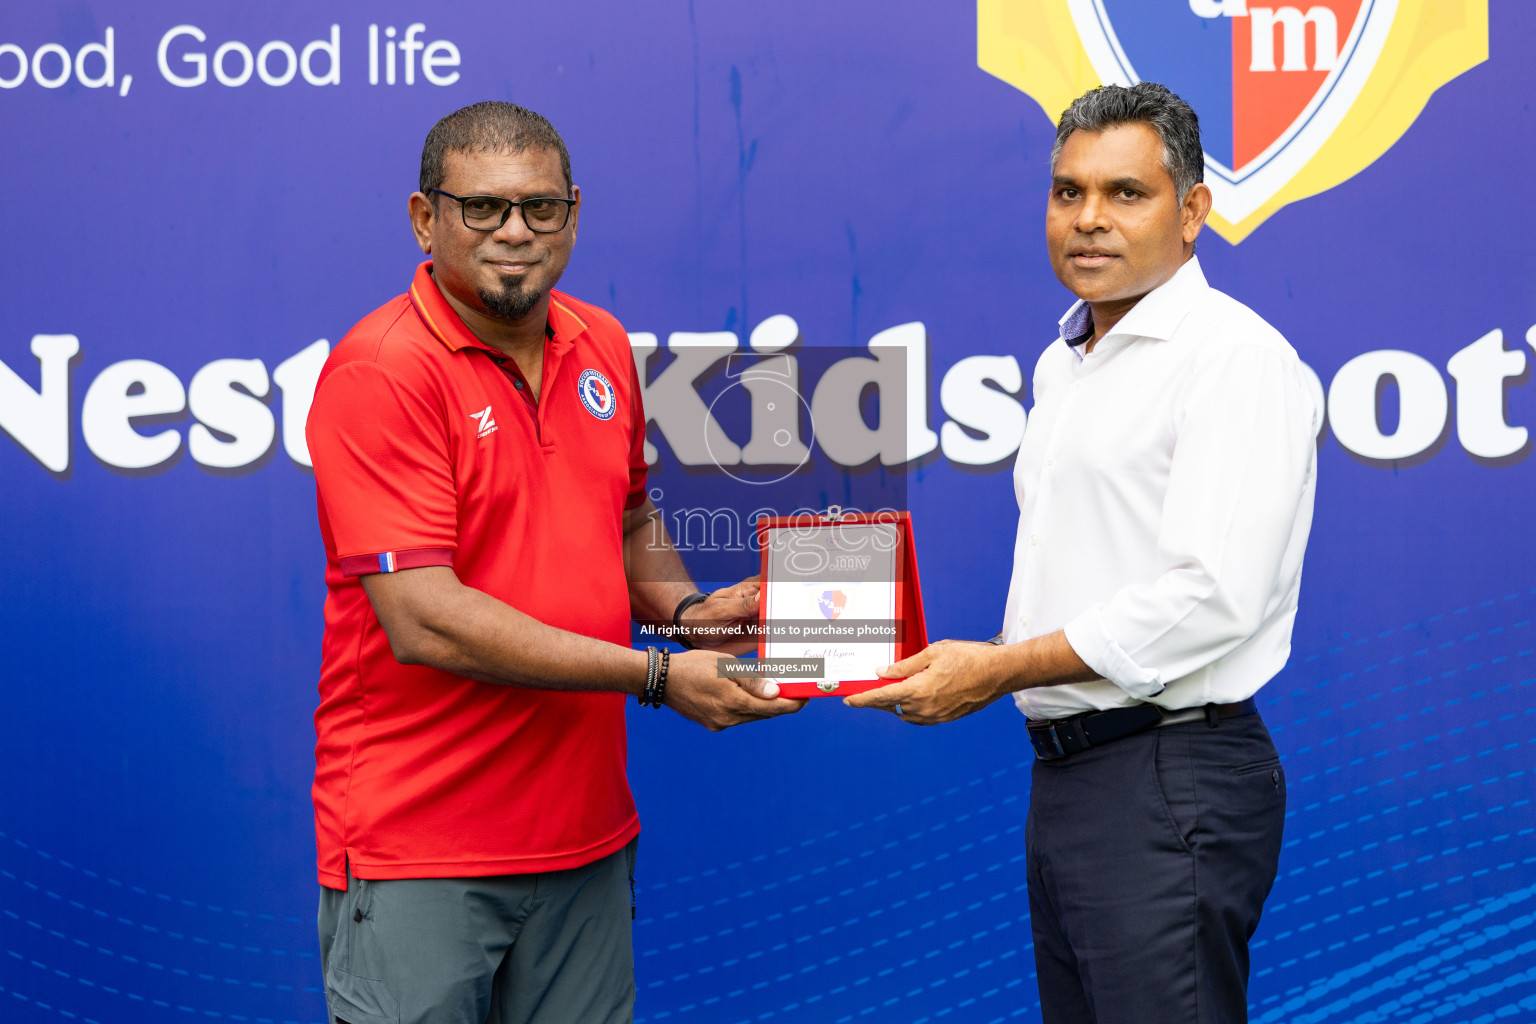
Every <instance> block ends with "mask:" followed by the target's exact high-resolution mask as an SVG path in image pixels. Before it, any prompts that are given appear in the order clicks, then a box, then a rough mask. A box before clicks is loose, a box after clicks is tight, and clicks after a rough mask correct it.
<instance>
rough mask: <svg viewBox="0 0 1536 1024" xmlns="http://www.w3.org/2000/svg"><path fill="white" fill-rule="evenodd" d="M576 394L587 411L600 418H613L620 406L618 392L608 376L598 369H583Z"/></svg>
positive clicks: (577, 380)
mask: <svg viewBox="0 0 1536 1024" xmlns="http://www.w3.org/2000/svg"><path fill="white" fill-rule="evenodd" d="M576 394H577V395H578V396H580V398H581V404H582V405H584V406H586V407H587V412H589V413H591V414H592V415H593V416H596V417H597V418H598V419H600V420H606V419H612V418H613V414H614V412H615V411H616V410H617V409H618V407H619V396H618V393H617V392H615V391H614V390H613V385H612V384H611V383H610V382H609V380H608V378H607V377H604V376H603V375H602V374H601V373H599V372H598V371H597V370H583V371H581V376H580V377H578V378H577V379H576Z"/></svg>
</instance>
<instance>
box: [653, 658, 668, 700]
mask: <svg viewBox="0 0 1536 1024" xmlns="http://www.w3.org/2000/svg"><path fill="white" fill-rule="evenodd" d="M671 662H672V652H671V651H669V650H667V649H666V648H663V649H662V652H661V670H660V671H659V672H657V673H656V690H655V692H654V693H652V695H651V707H653V708H659V707H661V702H662V701H663V700H665V699H666V696H667V667H668V665H670V664H671Z"/></svg>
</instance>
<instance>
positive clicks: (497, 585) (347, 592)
mask: <svg viewBox="0 0 1536 1024" xmlns="http://www.w3.org/2000/svg"><path fill="white" fill-rule="evenodd" d="M431 270H432V264H431V263H430V262H428V263H423V264H422V265H421V266H420V267H419V268H418V269H417V271H416V277H415V280H413V281H412V282H411V289H410V291H409V292H408V293H407V294H405V295H401V296H399V297H398V298H395V299H393V300H391V301H390V302H388V303H386V304H385V305H383V306H382V307H380V308H379V309H377V310H375V311H374V312H372V313H370V314H369V315H368V316H367V317H365V318H364V319H363V320H362V321H361V322H360V323H359V324H358V325H357V326H356V327H354V328H353V329H352V330H351V331H350V332H349V333H348V334H347V336H346V337H345V338H343V339H342V340H341V342H340V343H339V344H338V345H337V346H336V349H335V351H333V352H332V353H331V356H330V358H329V359H328V360H326V364H325V368H324V369H323V370H322V371H321V373H320V381H319V385H318V386H317V388H316V390H315V399H314V404H313V406H312V407H311V409H310V413H309V424H308V428H307V430H306V436H307V438H308V440H309V450H310V454H311V456H312V457H313V459H314V466H315V482H316V484H317V489H318V491H319V508H320V533H321V536H322V538H323V539H324V541H325V554H326V574H325V580H326V586H327V587H328V588H329V595H328V597H327V599H326V603H325V640H324V644H323V663H322V667H321V672H320V707H319V710H318V711H316V713H315V730H316V733H317V734H318V742H317V744H316V747H315V785H314V801H315V833H316V840H317V845H318V847H319V874H320V882H321V884H323V885H328V886H331V887H332V888H338V889H343V888H346V885H347V868H348V865H349V864H350V866H351V870H352V874H353V876H354V877H357V878H441V877H457V876H475V875H499V874H516V873H527V872H535V871H556V870H562V869H565V868H572V867H579V866H580V865H582V864H587V863H590V862H591V861H594V860H597V859H598V858H600V857H604V856H607V855H608V854H610V853H612V852H614V851H616V850H619V849H621V848H622V847H623V846H624V845H625V844H626V843H628V842H629V841H630V839H632V838H634V836H635V835H636V834H637V833H638V832H639V831H640V823H639V818H638V817H637V815H636V813H635V804H634V800H633V799H632V798H631V796H630V792H629V783H628V780H627V779H626V777H625V772H624V763H625V738H624V697H623V695H622V694H618V693H571V692H561V691H555V690H533V689H527V688H525V687H519V686H498V685H494V684H491V683H480V682H475V681H473V680H470V679H464V678H462V677H460V676H455V675H451V674H449V673H447V672H443V671H440V670H438V669H433V668H426V667H424V666H419V665H416V666H411V665H402V664H400V663H399V662H398V661H396V660H395V658H394V656H393V654H392V653H391V652H390V648H389V640H388V638H387V637H386V636H385V634H384V631H383V629H382V628H381V627H380V625H379V620H378V617H377V616H376V615H375V614H374V611H373V606H372V604H371V603H370V602H369V600H368V596H367V594H366V593H364V591H363V587H362V582H361V579H360V577H361V576H363V575H366V574H368V573H373V572H394V571H399V570H401V569H409V568H415V567H419V566H429V565H448V566H452V567H453V570H454V572H455V573H456V574H457V575H458V577H459V579H460V580H461V581H462V582H463V583H464V584H465V585H466V586H470V587H474V588H475V589H477V590H482V591H484V592H485V593H487V594H490V595H491V596H492V597H494V598H496V599H497V600H499V601H504V602H505V603H507V604H509V605H511V606H512V607H514V608H517V609H518V610H519V611H522V612H525V613H527V614H528V615H531V616H533V617H534V618H536V619H539V620H540V621H542V622H545V623H548V624H549V625H551V626H557V627H559V628H560V629H565V630H570V631H571V632H574V633H581V634H584V635H586V636H592V637H597V638H598V639H601V640H608V641H611V642H613V643H616V644H625V645H626V646H627V645H628V643H629V592H628V584H627V582H626V579H625V576H624V559H623V552H622V538H623V516H624V510H625V509H626V508H633V507H635V506H636V505H639V504H640V503H641V501H643V500H644V497H645V459H644V455H643V447H644V441H645V414H644V412H643V411H642V409H641V405H640V398H639V395H640V388H639V382H638V380H637V378H636V374H635V364H634V360H633V358H632V356H631V355H630V347H629V338H628V336H627V335H626V334H625V333H624V329H623V328H622V327H620V326H619V324H618V322H617V321H616V320H615V319H614V318H613V317H612V316H610V315H609V314H608V313H606V312H604V311H603V310H601V309H598V308H597V307H595V306H589V305H587V304H586V303H583V302H578V301H576V300H575V299H572V298H570V297H569V296H567V295H563V294H561V293H560V292H553V293H551V294H552V298H551V301H550V306H549V324H548V339H547V341H546V343H545V346H544V376H543V383H542V386H541V390H540V395H539V397H538V401H537V402H536V403H535V402H533V401H531V400H528V398H527V396H525V395H524V394H522V393H521V391H522V390H524V389H526V384H525V383H524V382H523V380H522V377H521V376H520V375H519V374H517V372H516V368H515V364H514V363H513V362H512V361H511V360H505V366H503V365H501V364H500V363H499V362H498V361H499V360H501V359H502V355H501V353H500V352H497V351H496V350H494V349H492V348H490V347H489V346H487V345H485V344H484V343H483V342H481V341H480V340H479V339H477V338H476V337H475V336H474V335H473V334H472V333H471V332H470V330H469V329H468V328H467V327H466V326H465V325H464V322H463V321H462V320H460V319H459V316H458V314H456V313H455V312H454V311H453V309H452V307H450V306H449V305H448V303H447V301H445V300H444V298H443V296H442V294H441V293H440V292H439V291H438V290H437V285H436V284H435V282H434V281H433V279H432V274H431Z"/></svg>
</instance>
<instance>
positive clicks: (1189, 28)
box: [977, 0, 1488, 244]
mask: <svg viewBox="0 0 1536 1024" xmlns="http://www.w3.org/2000/svg"><path fill="white" fill-rule="evenodd" d="M1431 8H1433V11H1431ZM977 14H978V22H979V32H978V49H977V63H978V64H980V66H981V68H982V69H983V70H985V71H988V72H990V73H992V74H994V75H996V76H997V77H998V78H1001V79H1003V80H1004V81H1005V82H1008V83H1010V84H1011V85H1014V86H1015V87H1017V88H1019V89H1021V90H1022V91H1024V92H1026V93H1028V94H1029V95H1030V96H1032V97H1034V99H1035V100H1036V101H1037V102H1038V103H1039V104H1040V105H1041V106H1042V107H1044V108H1045V111H1046V113H1047V114H1048V115H1050V117H1051V119H1052V120H1055V119H1056V118H1057V116H1058V115H1059V114H1060V113H1061V112H1062V111H1063V110H1065V109H1066V108H1067V106H1068V105H1069V104H1070V103H1071V102H1072V100H1073V99H1075V98H1076V97H1078V96H1080V95H1082V94H1083V93H1085V92H1087V91H1088V90H1089V89H1091V88H1094V87H1095V86H1098V85H1125V86H1129V85H1134V84H1135V83H1137V82H1161V83H1162V84H1164V85H1166V86H1168V88H1170V89H1172V90H1173V91H1174V92H1175V93H1177V94H1178V95H1179V96H1180V97H1182V98H1183V99H1184V100H1185V101H1187V102H1188V103H1189V105H1190V106H1192V107H1194V108H1195V113H1196V114H1198V115H1199V117H1200V135H1201V142H1202V143H1203V145H1204V147H1205V183H1206V184H1207V185H1209V186H1210V189H1211V193H1212V196H1213V197H1214V200H1215V202H1214V205H1213V208H1212V211H1211V216H1210V219H1209V220H1208V221H1207V223H1209V224H1210V225H1211V227H1212V228H1214V229H1215V230H1216V232H1217V233H1219V234H1220V235H1221V236H1222V237H1223V238H1225V239H1226V240H1227V241H1229V242H1232V243H1234V244H1236V243H1238V242H1241V241H1242V240H1243V239H1244V238H1246V237H1247V236H1248V234H1249V232H1251V231H1253V229H1254V228H1256V227H1258V226H1259V225H1260V224H1261V223H1263V222H1264V220H1265V219H1266V218H1268V217H1269V216H1270V215H1271V214H1272V213H1274V212H1275V211H1276V210H1278V209H1280V208H1281V207H1282V206H1285V205H1286V204H1288V203H1294V202H1296V201H1297V200H1300V199H1305V198H1307V197H1308V196H1313V195H1316V194H1317V193H1319V192H1322V191H1324V190H1325V189H1330V188H1332V187H1333V186H1335V185H1338V184H1341V183H1343V182H1345V181H1347V180H1348V179H1350V178H1352V177H1354V176H1355V175H1356V174H1359V173H1360V172H1361V171H1363V170H1364V169H1365V168H1366V167H1369V166H1370V165H1371V164H1372V163H1373V162H1374V161H1375V160H1376V159H1377V158H1378V157H1380V156H1381V155H1382V154H1383V153H1385V152H1386V151H1387V150H1388V149H1390V148H1392V146H1393V145H1395V144H1396V143H1397V140H1398V139H1399V138H1401V137H1402V135H1403V133H1404V132H1406V131H1407V130H1408V128H1409V126H1411V125H1412V124H1413V122H1414V120H1415V119H1417V118H1418V116H1419V112H1420V111H1422V110H1423V109H1424V105H1425V104H1426V103H1428V102H1429V97H1430V95H1431V94H1433V93H1434V91H1435V90H1436V89H1438V88H1440V86H1442V85H1444V84H1445V83H1447V82H1449V81H1450V80H1451V79H1453V78H1455V77H1456V76H1457V75H1459V74H1461V73H1462V72H1464V71H1466V70H1467V69H1468V68H1471V67H1473V66H1475V65H1477V64H1479V63H1481V62H1482V61H1485V60H1487V59H1488V0H1308V2H1307V3H1305V4H1296V5H1290V4H1286V3H1284V2H1283V0H1182V2H1181V0H1167V2H1164V3H1147V2H1145V0H978V2H977Z"/></svg>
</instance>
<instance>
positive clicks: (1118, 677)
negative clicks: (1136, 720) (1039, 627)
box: [1062, 608, 1163, 700]
mask: <svg viewBox="0 0 1536 1024" xmlns="http://www.w3.org/2000/svg"><path fill="white" fill-rule="evenodd" d="M1062 632H1064V633H1065V634H1066V637H1067V643H1068V644H1070V645H1071V646H1072V649H1073V650H1074V651H1076V652H1077V656H1078V657H1079V658H1082V659H1083V661H1085V662H1087V664H1088V667H1089V668H1091V669H1093V670H1094V671H1095V672H1097V673H1098V674H1099V675H1101V676H1103V677H1104V678H1105V679H1108V680H1109V681H1110V682H1112V683H1114V684H1115V685H1116V686H1118V687H1120V689H1122V690H1124V691H1125V692H1126V693H1128V694H1129V695H1130V696H1132V697H1134V698H1135V699H1136V700H1146V699H1147V698H1148V697H1155V696H1157V695H1158V694H1159V693H1162V692H1163V676H1162V673H1160V672H1158V671H1157V670H1156V669H1150V668H1143V667H1142V666H1140V665H1138V664H1136V662H1134V661H1132V660H1131V656H1130V655H1129V654H1126V653H1125V650H1124V649H1123V648H1122V647H1121V646H1120V645H1119V644H1118V643H1116V642H1115V638H1114V637H1112V636H1110V635H1109V630H1107V629H1105V628H1104V619H1103V617H1102V616H1100V615H1099V610H1098V609H1097V608H1090V609H1088V611H1086V612H1084V613H1083V614H1081V615H1079V616H1078V617H1077V618H1075V619H1073V620H1072V621H1071V622H1069V623H1067V625H1066V628H1065V629H1063V631H1062Z"/></svg>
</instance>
